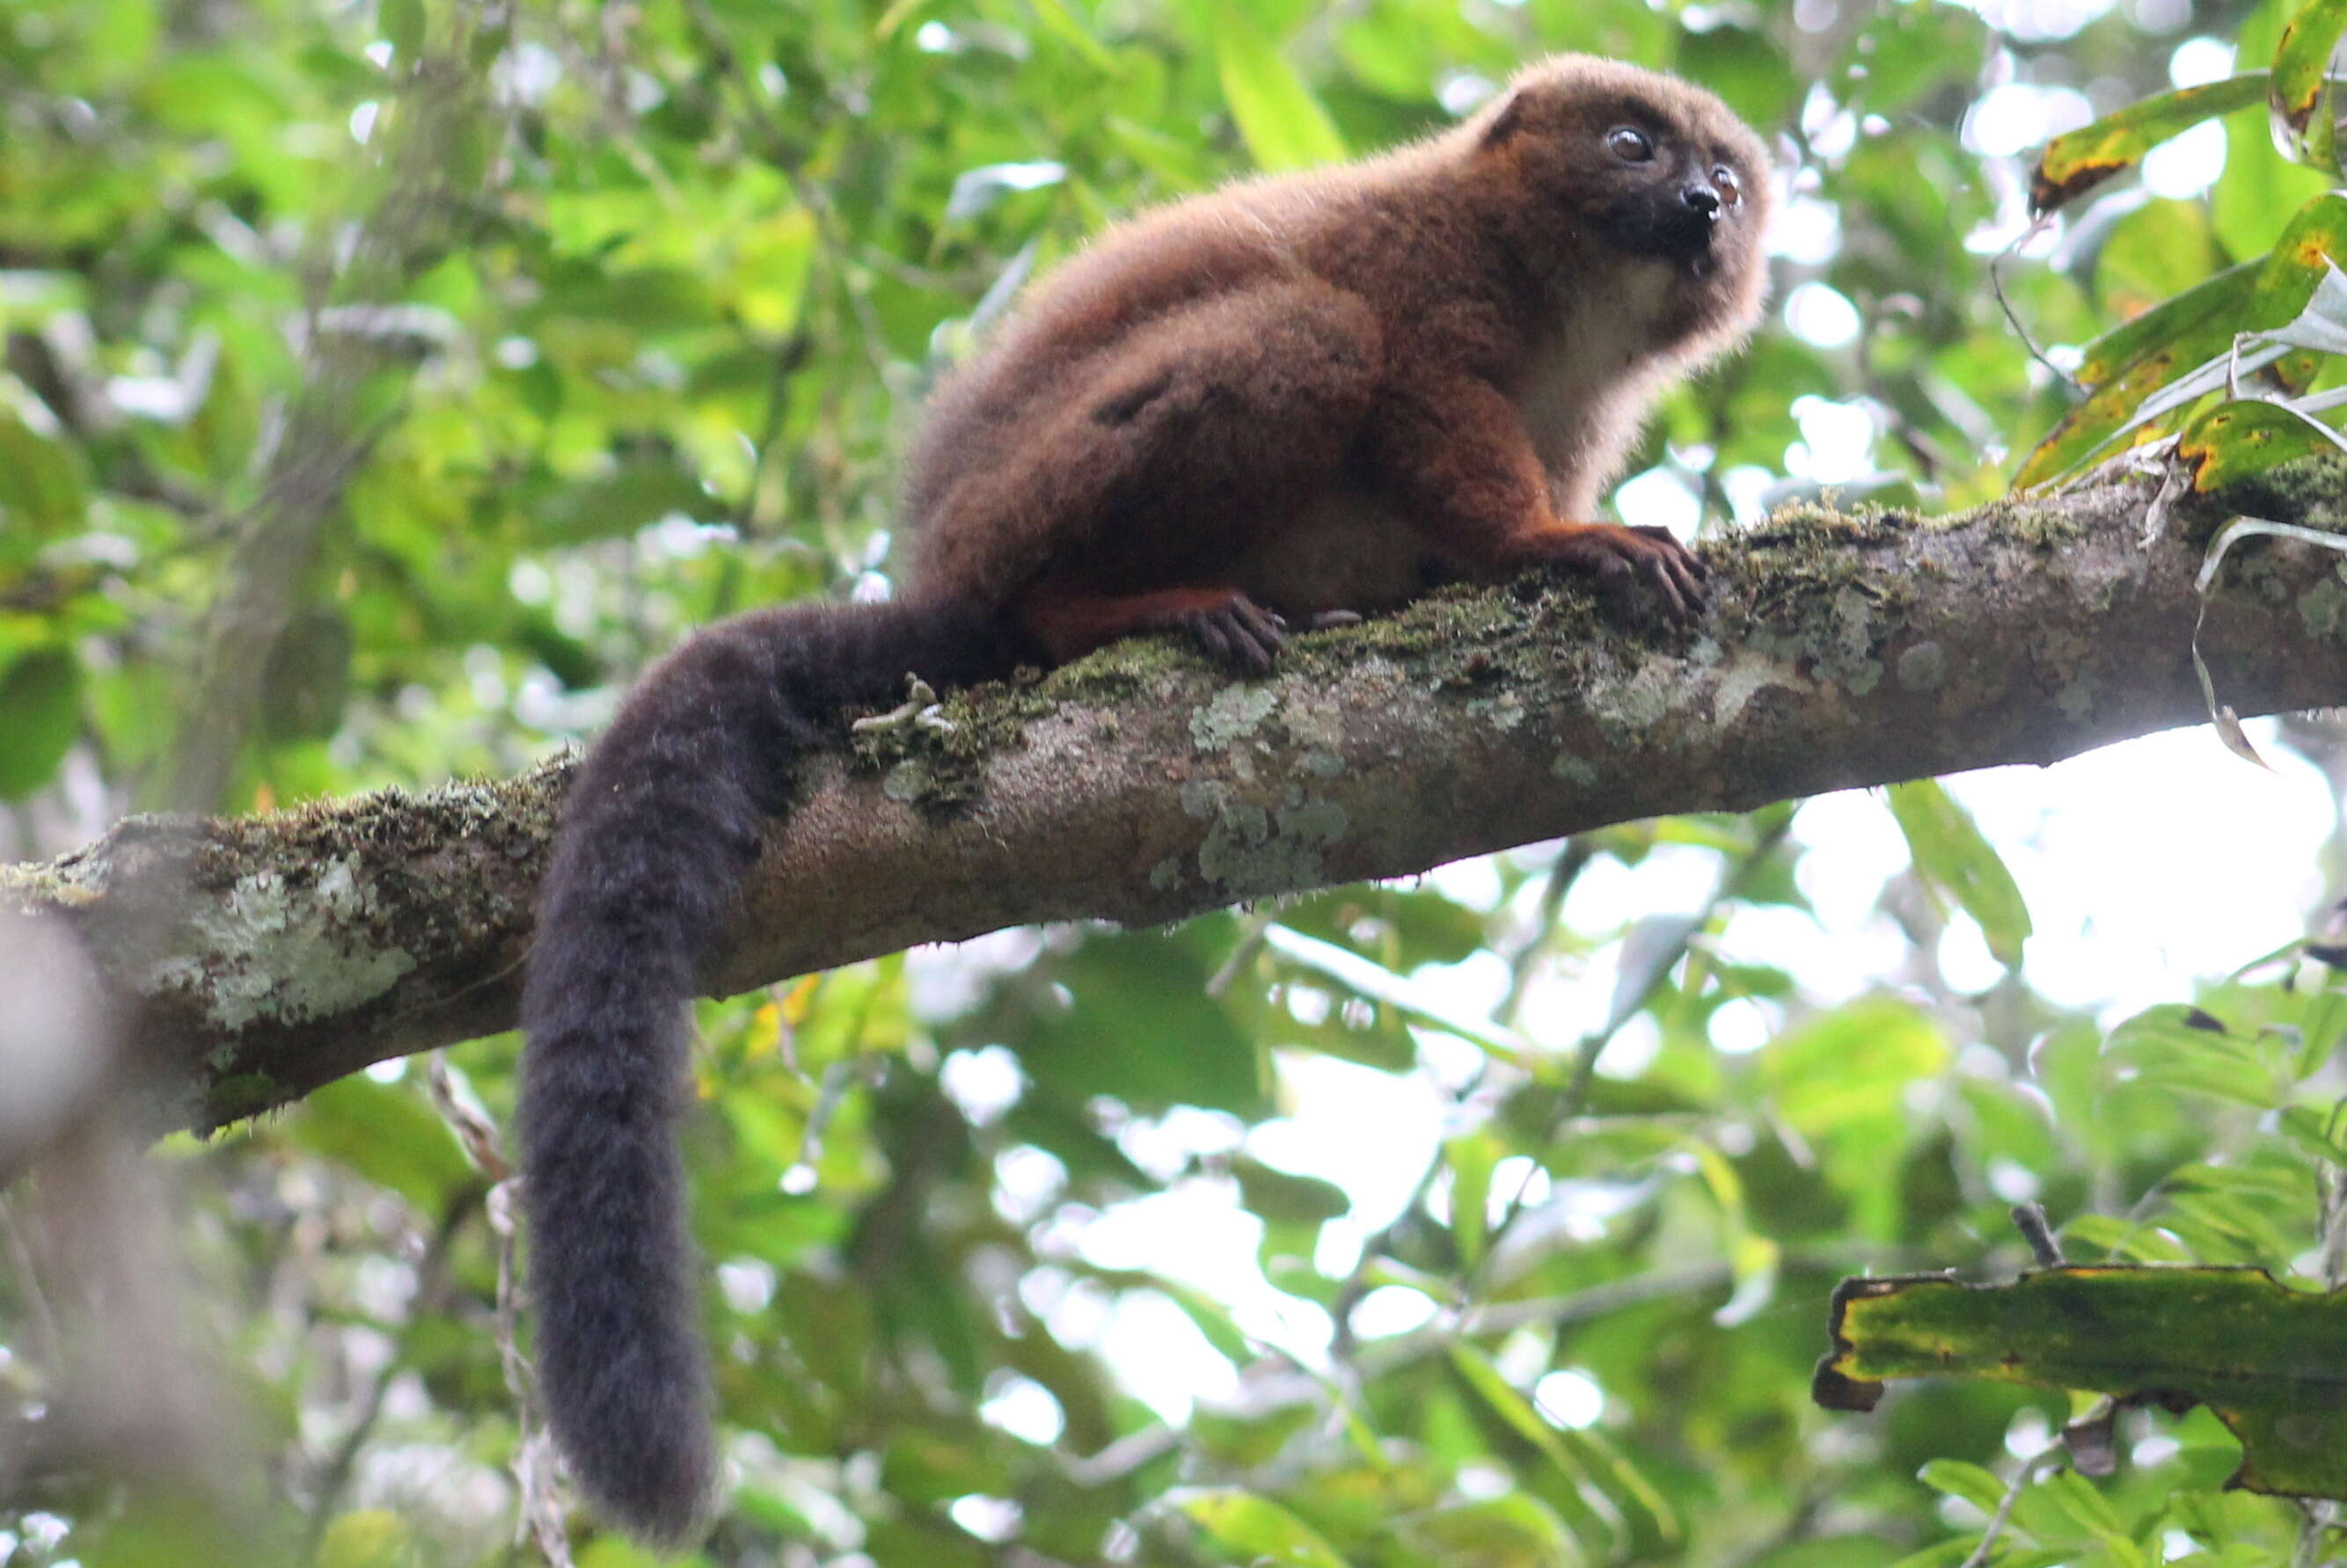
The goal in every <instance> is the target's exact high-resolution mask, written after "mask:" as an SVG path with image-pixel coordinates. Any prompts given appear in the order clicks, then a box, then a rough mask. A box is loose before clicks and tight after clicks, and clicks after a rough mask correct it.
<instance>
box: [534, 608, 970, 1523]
mask: <svg viewBox="0 0 2347 1568" xmlns="http://www.w3.org/2000/svg"><path fill="white" fill-rule="evenodd" d="M1008 662H1009V657H1008V655H1007V654H1006V653H1005V651H1004V650H1003V647H1002V645H1001V641H1000V637H999V633H998V632H997V631H996V630H995V628H994V626H993V625H992V623H991V620H990V618H989V617H988V616H983V615H980V614H979V613H977V612H972V611H961V610H957V609H955V608H953V607H951V606H942V607H941V606H912V605H860V606H785V607H782V608H777V609H771V610H760V611H755V612H753V613H752V614H749V615H745V616H736V617H735V618H733V619H732V620H729V621H723V622H721V623H719V624H718V625H716V626H711V627H709V628H707V629H706V630H704V631H702V633H701V634H699V635H698V636H695V637H693V638H692V640H691V641H690V642H688V643H686V644H685V645H684V646H683V647H681V648H679V649H678V650H677V651H676V652H675V653H673V654H671V656H670V657H668V658H667V659H665V660H663V661H662V662H661V664H660V665H659V666H657V667H655V668H654V669H653V670H652V671H651V674H650V675H648V676H647V677H645V678H644V680H643V682H642V684H641V686H640V687H638V688H637V689H636V691H635V692H634V694H633V695H632V696H631V697H630V698H629V700H628V702H627V704H626V706H625V707H624V708H622V709H621V710H620V716H619V718H617V719H616V720H614V721H613V723H612V725H611V728H610V732H609V733H607V734H606V735H605V736H604V737H603V738H602V740H601V741H600V743H598V744H597V745H596V747H595V748H594V749H593V750H592V751H590V752H589V754H588V757H587V759H586V761H585V762H584V763H583V764H581V766H580V768H579V776H578V778H577V779H576V780H575V781H574V782H573V784H572V786H571V789H570V795H569V799H568V801H567V802H566V803H565V806H564V809H563V817H562V825H561V829H560V831H559V835H558V837H557V840H556V845H555V852H554V864H553V867H552V869H551V870H550V871H548V874H547V878H546V881H545V883H544V885H543V886H542V888H541V889H540V891H539V901H538V935H537V940H536V943H535V945H534V946H533V948H532V950H531V952H530V957H529V969H528V976H527V979H526V982H525V984H524V987H523V992H522V1027H523V1028H524V1030H526V1031H527V1032H528V1048H527V1049H526V1050H525V1051H524V1053H523V1055H522V1071H521V1105H520V1122H521V1135H522V1174H523V1177H524V1192H525V1196H526V1197H527V1200H528V1211H529V1219H530V1259H529V1282H530V1292H531V1297H532V1299H533V1300H534V1302H535V1304H536V1308H537V1312H538V1340H537V1349H538V1374H539V1381H540V1383H541V1385H542V1387H543V1389H544V1392H545V1396H546V1401H547V1408H548V1414H549V1416H550V1419H551V1421H552V1425H553V1429H554V1435H555V1438H556V1440H557V1441H559V1443H560V1445H561V1447H562V1451H563V1453H564V1454H565V1455H566V1456H567V1457H568V1458H569V1461H570V1468H571V1470H572V1472H573V1473H574V1474H575V1475H576V1476H577V1478H578V1480H579V1484H580V1486H582V1487H583V1488H584V1489H585V1490H586V1492H587V1493H588V1495H589V1497H591V1498H592V1499H593V1500H594V1501H595V1502H597V1503H598V1504H600V1506H601V1508H602V1509H603V1510H604V1511H605V1512H608V1513H609V1514H610V1516H611V1517H612V1518H613V1519H615V1520H616V1521H617V1522H620V1524H622V1525H624V1526H626V1527H627V1529H628V1530H629V1531H630V1532H632V1533H634V1534H636V1535H639V1536H641V1537H642V1538H643V1539H645V1540H647V1541H650V1542H654V1543H663V1544H676V1543H683V1542H685V1541H686V1540H687V1539H688V1538H690V1537H691V1536H692V1534H693V1533H694V1532H695V1531H696V1530H697V1529H698V1528H699V1527H700V1525H701V1524H702V1521H703V1519H704V1518H705V1516H706V1513H707V1511H708V1508H709V1506H710V1503H711V1502H712V1495H713V1492H714V1490H715V1485H716V1466H717V1460H716V1450H715V1447H714V1444H713V1441H712V1435H711V1431H710V1410H709V1402H710V1401H709V1375H708V1369H707V1367H706V1364H705V1360H704V1357H703V1353H702V1343H701V1335H700V1331H699V1329H698V1328H697V1323H698V1319H699V1312H698V1308H697V1306H696V1300H697V1296H698V1292H697V1288H696V1272H697V1270H696V1268H695V1264H694V1258H693V1251H692V1241H691V1239H690V1237H689V1236H688V1234H687V1227H686V1217H685V1207H684V1168H683V1163H682V1157H681V1156H680V1154H679V1152H678V1149H677V1146H676V1136H675V1135H676V1123H677V1119H678V1117H679V1116H680V1115H682V1113H683V1111H684V1109H685V1107H686V1105H688V1104H689V1103H690V1101H691V1097H692V1096H691V1087H690V1081H689V1073H690V1068H691V1053H692V1021H691V1014H690V1013H689V1011H688V1008H687V1003H689V1001H690V999H691V998H692V995H693V994H694V993H695V991H696V989H697V985H696V979H695V972H696V970H697V968H698V966H699V963H700V962H701V959H702V955H703V952H704V951H705V950H706V948H707V946H708V944H709V942H710V941H711V940H712V937H713V935H714V934H715V931H716V926H717V921H718V918H719V916H720V914H721V912H722V911H723V910H724V908H725V907H726V901H727V899H728V898H729V896H730V895H731V894H732V893H733V889H734V886H735V884H736V883H737V882H738V881H740V880H741V878H742V876H743V873H744V872H746V871H748V870H749V868H750V865H751V862H752V861H753V859H754V858H755V857H756V855H757V850H758V842H759V839H760V837H761V835H762V833H763V831H764V828H765V825H766V823H767V822H768V820H770V819H772V818H773V817H774V815H776V814H777V813H778V812H780V811H781V810H782V809H784V807H785V806H786V804H787V802H788V799H789V795H790V790H791V789H792V786H793V783H794V779H795V776H796V773H797V771H798V766H797V765H798V761H799V759H800V758H801V757H802V756H803V755H804V754H805V753H806V752H807V751H809V750H812V749H815V748H819V747H822V746H825V745H826V744H829V743H830V740H831V738H832V737H833V735H835V733H836V729H837V724H836V720H837V718H838V715H839V714H840V712H841V711H842V710H843V709H844V708H856V707H865V706H873V705H885V704H887V703H888V702H891V701H894V700H896V699H897V697H900V696H901V695H902V692H903V687H904V681H905V676H906V674H907V671H912V672H916V673H918V674H920V675H921V676H922V677H924V678H926V679H928V680H929V681H931V682H932V683H933V684H938V685H946V686H955V685H965V684H968V683H969V682H970V681H973V680H978V679H982V678H985V677H989V676H992V675H995V674H998V673H1001V672H1002V668H1003V667H1004V666H1005V665H1007V664H1008Z"/></svg>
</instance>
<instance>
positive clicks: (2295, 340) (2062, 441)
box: [2014, 192, 2347, 489]
mask: <svg viewBox="0 0 2347 1568" xmlns="http://www.w3.org/2000/svg"><path fill="white" fill-rule="evenodd" d="M2342 255H2347V197H2342V196H2341V195H2339V194H2338V193H2336V192H2327V193H2325V194H2323V195H2321V196H2318V197H2316V198H2315V199H2313V200H2311V201H2310V202H2308V203H2307V204H2306V205H2305V206H2304V207H2302V208H2301V209H2299V211H2298V212H2297V213H2296V214H2295V215H2294V216H2293V217H2292V218H2291V222H2290V226H2289V227H2288V228H2287V229H2284V230H2283V232H2282V235H2281V238H2280V240H2279V241H2278V242H2277V243H2276V244H2275V246H2274V248H2273V249H2272V250H2271V251H2270V252H2268V253H2267V255H2266V256H2265V257H2264V258H2263V259H2262V260H2260V261H2258V262H2256V263H2253V264H2250V270H2247V271H2245V270H2244V269H2242V268H2235V269H2234V270H2231V271H2229V272H2224V273H2220V274H2219V275H2218V276H2217V277H2215V278H2212V279H2210V280H2209V281H2208V282H2207V283H2205V284H2202V285H2201V286H2200V287H2199V288H2198V289H2195V290H2191V291H2189V292H2188V293H2186V294H2181V295H2178V297H2177V298H2176V299H2174V300H2169V301H2168V303H2167V304H2165V305H2162V306H2160V307H2158V308H2157V309H2156V310H2153V311H2147V312H2146V313H2145V314H2144V315H2143V316H2142V317H2139V318H2138V319H2137V320H2136V321H2131V322H2129V323H2128V324H2127V326H2126V327H2122V328H2120V329H2119V330H2118V331H2116V332H2112V333H2110V334H2108V335H2107V336H2106V338H2104V339H2102V340H2101V341H2098V342H2097V343H2096V344H2095V345H2094V346H2093V347H2092V348H2090V349H2089V350H2088V351H2087V356H2086V367H2085V370H2084V372H2082V379H2083V380H2085V382H2086V385H2088V386H2089V387H2092V388H2094V389H2095V390H2094V391H2093V392H2091V393H2090V395H2089V396H2088V397H2087V398H2086V401H2085V402H2081V403H2079V404H2078V406H2077V407H2075V408H2074V409H2072V410H2071V411H2070V412H2068V413H2067V414H2065V416H2064V417H2063V418H2062V420H2061V422H2060V423H2057V424H2056V425H2055V427H2054V429H2053V431H2052V433H2049V434H2048V435H2047V436H2046V437H2045V440H2044V441H2043V442H2041V443H2039V444H2038V446H2037V448H2036V450H2034V452H2032V453H2030V454H2029V456H2028V459H2027V460H2026V461H2025V462H2024V463H2023V464H2022V465H2021V469H2020V471H2019V472H2018V473H2016V474H2015V475H2014V487H2015V488H2016V489H2031V488H2034V487H2036V486H2039V485H2043V484H2049V483H2051V482H2053V481H2055V480H2057V479H2060V478H2062V477H2064V476H2065V475H2066V474H2068V473H2072V472H2074V471H2075V470H2076V469H2077V468H2079V467H2080V466H2082V465H2083V464H2085V463H2086V462H2088V461H2089V460H2090V459H2092V458H2094V457H2096V455H2097V454H2099V453H2102V452H2103V450H2104V449H2105V448H2106V447H2108V446H2109V445H2111V444H2112V443H2114V442H2116V441H2117V440H2118V439H2119V438H2121V437H2122V436H2125V435H2127V434H2128V433H2130V432H2135V431H2144V432H2145V438H2147V437H2148V435H2149V434H2150V431H2149V430H2147V427H2148V426H2150V425H2151V424H2152V423H2153V422H2154V421H2156V420H2157V419H2158V418H2160V417H2161V416H2162V415H2164V414H2167V413H2170V412H2176V411H2178V410H2179V409H2182V408H2184V407H2186V406H2187V405H2188V404H2190V403H2192V402H2198V400H2199V399H2201V398H2203V397H2206V396H2208V395H2209V393H2211V392H2216V391H2218V390H2219V389H2220V388H2222V387H2224V386H2226V385H2228V384H2229V382H2233V381H2234V380H2236V379H2237V378H2238V377H2239V376H2240V375H2243V374H2246V373H2247V372H2250V371H2252V370H2259V369H2266V368H2269V367H2270V368H2271V369H2272V372H2273V373H2274V375H2275V376H2276V377H2277V378H2278V379H2280V380H2281V381H2283V382H2284V383H2285V384H2287V385H2298V384H2302V382H2303V381H2304V380H2305V377H2306V375H2307V374H2308V373H2309V372H2308V371H2307V370H2306V369H2305V368H2303V367H2299V366H2295V365H2294V364H2293V363H2292V362H2291V361H2290V360H2288V359H2287V358H2286V356H2287V355H2288V354H2289V351H2290V350H2291V349H2292V348H2317V349H2321V348H2324V347H2325V346H2326V345H2328V344H2329V343H2331V342H2332V341H2339V342H2341V343H2342V346H2347V292H2342V294H2341V296H2340V301H2341V302H2340V303H2339V304H2338V305H2336V306H2333V305H2332V304H2331V303H2330V302H2329V300H2328V295H2327V290H2329V289H2332V288H2335V287H2339V286H2337V285H2332V284H2331V282H2330V280H2331V277H2332V272H2333V271H2334V270H2335V268H2334V266H2333V262H2332V258H2334V257H2337V256H2342ZM2334 316H2335V317H2337V318H2338V321H2337V322H2336V323H2334V322H2333V321H2332V318H2333V317H2334ZM2334 325H2335V327H2336V330H2335V331H2334V330H2333V328H2334ZM2256 333H2266V334H2270V338H2268V339H2267V340H2266V341H2245V340H2244V338H2243V334H2256Z"/></svg>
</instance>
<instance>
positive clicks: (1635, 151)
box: [1605, 126, 1655, 163]
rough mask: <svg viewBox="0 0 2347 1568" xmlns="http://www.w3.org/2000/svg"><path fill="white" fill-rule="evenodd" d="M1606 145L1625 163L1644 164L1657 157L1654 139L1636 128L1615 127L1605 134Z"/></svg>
mask: <svg viewBox="0 0 2347 1568" xmlns="http://www.w3.org/2000/svg"><path fill="white" fill-rule="evenodd" d="M1605 145H1606V146H1607V147H1610V148H1613V149H1614V157H1615V158H1620V159H1621V160H1622V161H1623V162H1624V163H1644V162H1645V161H1646V160H1647V159H1648V158H1653V157H1654V156H1655V143H1654V139H1653V138H1652V137H1649V136H1647V135H1646V133H1645V131H1642V130H1640V129H1638V128H1637V127H1635V126H1615V127H1614V128H1613V129H1612V130H1610V131H1607V132H1606V133H1605Z"/></svg>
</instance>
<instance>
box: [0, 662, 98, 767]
mask: <svg viewBox="0 0 2347 1568" xmlns="http://www.w3.org/2000/svg"><path fill="white" fill-rule="evenodd" d="M0 732H5V734H6V736H7V738H8V743H7V744H6V745H5V746H0V799H5V800H20V799H24V798H25V797H26V796H27V795H29V794H31V793H32V792H33V791H34V790H36V789H39V788H40V787H41V786H42V785H44V784H46V783H47V782H48V781H49V777H50V775H51V774H53V773H55V772H56V770H57V764H58V763H60V762H62V761H64V760H65V755H66V752H67V750H69V749H70V748H72V746H73V743H74V739H75V738H76V737H77V736H78V735H79V734H80V733H81V665H80V662H79V661H78V660H77V659H76V658H75V657H74V656H73V655H72V654H70V653H68V652H67V651H66V650H65V649H64V648H56V647H48V648H36V649H34V650H33V651H32V652H30V653H28V654H26V655H24V656H23V657H19V658H18V659H16V660H15V662H14V663H13V664H10V665H9V666H8V667H7V670H6V673H5V675H0Z"/></svg>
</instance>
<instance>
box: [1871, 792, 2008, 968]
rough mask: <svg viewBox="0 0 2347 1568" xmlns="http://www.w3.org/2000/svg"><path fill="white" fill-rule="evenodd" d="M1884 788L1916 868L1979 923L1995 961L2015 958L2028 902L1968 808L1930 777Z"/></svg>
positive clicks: (1925, 879) (1924, 878) (1924, 877)
mask: <svg viewBox="0 0 2347 1568" xmlns="http://www.w3.org/2000/svg"><path fill="white" fill-rule="evenodd" d="M1889 793H1890V800H1891V815H1892V816H1893V817H1896V818H1897V819H1898V820H1899V830H1900V831H1901V833H1903V834H1905V835H1906V837H1907V849H1908V852H1909V853H1910V854H1911V855H1913V856H1914V858H1915V871H1916V874H1917V875H1919V876H1921V877H1922V879H1923V880H1924V881H1927V882H1929V883H1930V884H1931V885H1932V887H1934V888H1937V889H1938V890H1939V891H1942V892H1943V893H1945V894H1947V895H1948V896H1949V897H1950V898H1952V899H1953V900H1954V901H1956V903H1957V905H1958V906H1959V907H1960V908H1962V909H1963V911H1964V912H1965V913H1966V914H1968V915H1970V916H1972V917H1973V920H1975V921H1978V922H1979V923H1980V928H1981V934H1982V935H1983V936H1984V937H1986V938H1987V939H1988V949H1989V951H1990V952H1993V953H1994V954H1996V956H1997V959H1998V962H2002V963H2004V964H2006V965H2008V966H2010V965H2013V964H2017V963H2019V962H2021V948H2022V944H2023V943H2024V942H2026V941H2028V939H2029V932H2030V925H2029V906H2028V905H2027V904H2026V903H2024V901H2022V897H2021V889H2020V888H2019V886H2017V885H2016V884H2015V883H2014V880H2013V873H2012V872H2011V871H2007V870H2006V869H2005V865H2004V860H2002V859H2001V858H1999V856H1998V855H1997V852H1996V847H1995V846H1994V845H1993V844H1991V843H1990V842H1989V841H1988V839H1987V837H1986V836H1985V835H1983V833H1982V832H1981V830H1980V828H1979V826H1978V824H1976V823H1974V822H1973V818H1972V813H1971V812H1969V811H1967V810H1965V809H1963V806H1961V805H1959V804H1957V802H1956V799H1955V797H1953V796H1952V795H1950V794H1949V793H1948V792H1947V790H1946V789H1943V788H1942V787H1941V785H1940V782H1939V780H1937V779H1915V780H1913V781H1911V782H1910V783H1906V784H1893V785H1892V786H1891V789H1890V792H1889Z"/></svg>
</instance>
